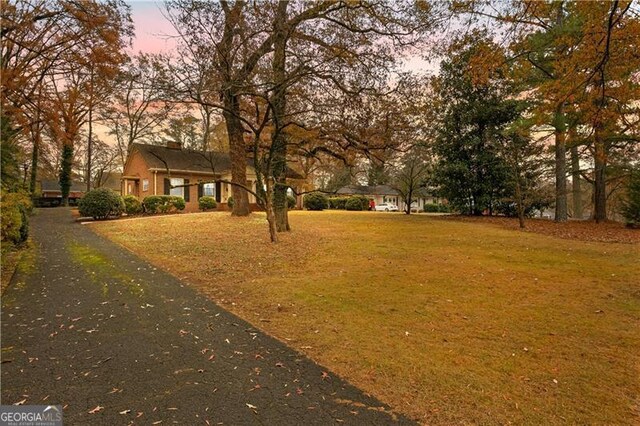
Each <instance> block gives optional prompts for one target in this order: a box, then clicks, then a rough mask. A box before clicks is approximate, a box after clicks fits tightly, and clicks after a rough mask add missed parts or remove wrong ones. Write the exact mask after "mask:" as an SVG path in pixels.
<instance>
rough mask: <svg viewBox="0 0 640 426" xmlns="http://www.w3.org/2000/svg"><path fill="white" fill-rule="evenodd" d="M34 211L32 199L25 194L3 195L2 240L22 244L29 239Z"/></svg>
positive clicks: (12, 193)
mask: <svg viewBox="0 0 640 426" xmlns="http://www.w3.org/2000/svg"><path fill="white" fill-rule="evenodd" d="M32 210H33V204H32V202H31V198H29V196H27V195H26V194H23V193H17V192H7V193H4V194H2V202H1V203H0V212H1V214H2V217H1V232H0V234H1V238H2V241H6V242H9V243H10V244H12V245H13V244H20V243H22V242H24V241H26V240H27V238H28V237H29V215H30V214H31V212H32Z"/></svg>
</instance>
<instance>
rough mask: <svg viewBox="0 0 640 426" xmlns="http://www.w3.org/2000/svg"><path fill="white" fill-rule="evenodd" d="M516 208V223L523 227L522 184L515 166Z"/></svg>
mask: <svg viewBox="0 0 640 426" xmlns="http://www.w3.org/2000/svg"><path fill="white" fill-rule="evenodd" d="M515 189H516V209H517V210H518V223H519V225H520V228H521V229H524V200H523V199H522V185H521V182H520V168H519V167H517V168H516V188H515Z"/></svg>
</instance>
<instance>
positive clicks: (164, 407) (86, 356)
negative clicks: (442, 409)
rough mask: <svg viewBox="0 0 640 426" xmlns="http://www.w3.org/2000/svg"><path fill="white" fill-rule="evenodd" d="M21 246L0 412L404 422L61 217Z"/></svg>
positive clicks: (83, 417)
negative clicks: (19, 407)
mask: <svg viewBox="0 0 640 426" xmlns="http://www.w3.org/2000/svg"><path fill="white" fill-rule="evenodd" d="M31 233H32V236H33V240H34V244H35V254H34V256H33V259H32V260H28V261H26V262H23V264H22V266H21V268H20V269H19V271H18V272H17V273H16V275H14V277H13V279H12V281H11V284H10V286H9V288H8V289H7V290H6V292H5V293H4V294H3V297H2V328H1V331H2V336H1V339H2V371H1V376H0V377H1V379H2V382H1V384H2V393H1V399H2V404H15V403H22V404H47V405H56V404H60V405H62V406H64V407H65V408H64V420H65V424H69V425H75V424H109V425H116V424H194V425H195V424H211V425H213V424H236V425H238V424H241V425H244V424H268V425H288V424H292V425H293V424H295V425H299V424H307V425H311V424H323V425H327V424H336V423H337V424H341V423H344V424H367V425H371V424H380V425H381V424H385V425H386V424H411V423H412V422H410V421H409V420H408V419H406V418H404V417H402V416H400V415H396V414H394V413H391V411H390V409H389V407H387V406H385V405H384V404H382V403H381V402H379V401H377V400H376V399H375V398H372V397H371V396H368V395H366V394H364V393H363V392H362V391H360V390H359V389H357V388H355V387H354V386H352V385H350V384H348V383H346V382H345V381H343V380H341V379H340V378H339V377H336V376H335V375H334V374H333V373H331V372H330V371H328V370H327V369H326V368H324V367H322V366H320V365H317V364H315V363H314V362H312V361H311V360H309V359H307V358H305V357H304V356H303V355H301V354H299V353H297V352H295V351H294V350H292V349H290V348H288V347H287V346H286V345H284V344H283V343H281V342H279V341H277V340H275V339H273V338H271V337H269V336H267V335H265V334H263V333H262V332H260V331H258V330H256V329H255V328H254V327H253V326H252V325H250V324H249V323H247V322H245V321H243V320H241V319H240V318H238V317H236V316H234V315H232V314H231V313H229V312H227V311H225V310H224V309H222V308H221V307H219V306H218V305H216V304H215V303H214V302H212V301H211V300H209V299H207V298H206V297H204V296H202V295H200V294H199V293H198V292H197V291H195V290H194V289H192V288H191V287H190V286H189V285H188V284H187V283H183V282H181V281H180V280H178V279H177V278H175V277H173V276H171V275H169V274H167V273H165V272H163V271H161V270H159V269H156V268H154V267H153V266H152V265H150V264H148V263H146V262H145V261H143V260H141V259H139V258H138V257H136V256H135V255H133V254H131V253H129V252H128V251H126V250H124V249H122V248H120V247H119V246H117V245H115V244H113V243H111V242H109V241H107V240H105V239H104V238H102V237H100V236H98V235H96V234H95V233H94V232H92V231H91V229H90V227H87V226H82V225H79V224H77V223H74V222H73V220H72V217H71V214H70V211H69V210H68V209H65V208H51V209H40V210H38V211H37V214H36V215H35V216H34V217H33V218H32V231H31ZM194 267H197V265H194Z"/></svg>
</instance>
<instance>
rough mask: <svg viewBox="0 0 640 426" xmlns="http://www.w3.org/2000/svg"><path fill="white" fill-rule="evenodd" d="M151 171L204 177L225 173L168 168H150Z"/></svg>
mask: <svg viewBox="0 0 640 426" xmlns="http://www.w3.org/2000/svg"><path fill="white" fill-rule="evenodd" d="M149 171H152V172H168V173H185V174H191V175H203V176H216V175H218V176H219V175H222V174H223V172H203V171H196V170H182V169H169V170H167V169H166V168H161V167H150V168H149Z"/></svg>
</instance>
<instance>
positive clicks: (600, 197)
mask: <svg viewBox="0 0 640 426" xmlns="http://www.w3.org/2000/svg"><path fill="white" fill-rule="evenodd" d="M593 160H594V164H595V176H594V214H593V216H594V219H595V220H596V223H600V222H604V221H605V220H607V192H606V168H607V153H606V147H605V144H604V141H603V140H602V132H601V130H600V129H599V128H598V127H596V129H595V134H594V159H593Z"/></svg>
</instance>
